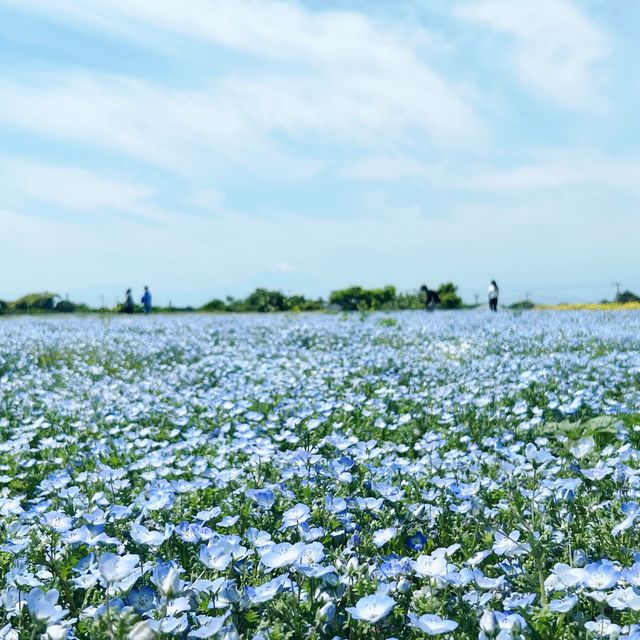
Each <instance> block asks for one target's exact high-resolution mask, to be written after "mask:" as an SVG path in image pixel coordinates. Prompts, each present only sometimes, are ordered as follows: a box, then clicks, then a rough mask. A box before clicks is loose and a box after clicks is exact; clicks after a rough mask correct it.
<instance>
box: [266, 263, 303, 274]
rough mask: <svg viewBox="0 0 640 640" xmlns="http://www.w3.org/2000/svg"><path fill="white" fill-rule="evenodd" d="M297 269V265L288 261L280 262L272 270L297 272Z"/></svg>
mask: <svg viewBox="0 0 640 640" xmlns="http://www.w3.org/2000/svg"><path fill="white" fill-rule="evenodd" d="M297 270H298V269H297V267H296V266H294V265H292V264H289V263H288V262H278V264H276V265H274V266H273V269H272V271H277V272H278V273H295V272H296V271H297Z"/></svg>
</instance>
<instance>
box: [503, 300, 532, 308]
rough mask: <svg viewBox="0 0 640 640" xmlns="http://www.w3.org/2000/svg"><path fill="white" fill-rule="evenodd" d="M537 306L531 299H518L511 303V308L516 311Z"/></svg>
mask: <svg viewBox="0 0 640 640" xmlns="http://www.w3.org/2000/svg"><path fill="white" fill-rule="evenodd" d="M535 306H536V305H535V303H534V302H531V300H518V301H517V302H514V303H513V304H510V305H509V309H513V310H515V311H523V310H526V309H533V308H534V307H535Z"/></svg>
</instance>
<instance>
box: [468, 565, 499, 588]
mask: <svg viewBox="0 0 640 640" xmlns="http://www.w3.org/2000/svg"><path fill="white" fill-rule="evenodd" d="M473 579H474V580H475V583H476V584H477V585H478V586H479V587H480V588H481V589H499V588H500V587H502V585H503V584H504V581H505V577H504V576H498V577H497V578H490V577H488V576H486V575H484V573H483V572H482V571H481V570H480V569H474V570H473Z"/></svg>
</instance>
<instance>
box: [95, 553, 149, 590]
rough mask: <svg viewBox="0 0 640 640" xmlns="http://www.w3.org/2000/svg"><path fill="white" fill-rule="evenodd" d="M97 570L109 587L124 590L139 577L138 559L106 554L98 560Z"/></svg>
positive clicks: (136, 557)
mask: <svg viewBox="0 0 640 640" xmlns="http://www.w3.org/2000/svg"><path fill="white" fill-rule="evenodd" d="M98 570H99V572H100V575H101V577H102V579H103V580H104V582H105V583H106V584H107V585H108V586H109V587H113V588H115V589H122V590H126V589H128V588H129V586H130V585H131V584H133V582H135V580H137V578H138V577H139V576H140V557H139V556H137V555H135V554H127V555H124V556H118V555H116V554H115V553H109V552H106V553H103V554H102V555H101V556H100V558H99V560H98Z"/></svg>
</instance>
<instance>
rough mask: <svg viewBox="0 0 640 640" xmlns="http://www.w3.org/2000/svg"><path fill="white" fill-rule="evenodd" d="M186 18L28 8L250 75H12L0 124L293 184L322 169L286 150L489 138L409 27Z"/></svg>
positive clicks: (177, 8) (152, 5)
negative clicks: (183, 80)
mask: <svg viewBox="0 0 640 640" xmlns="http://www.w3.org/2000/svg"><path fill="white" fill-rule="evenodd" d="M1 1H2V0H0V2H1ZM6 1H7V0H5V2H6ZM19 6H21V7H22V8H23V9H24V5H23V4H22V3H19ZM188 6H189V10H186V9H185V5H184V3H183V2H179V1H178V0H127V1H126V2H125V1H124V0H105V1H104V2H99V3H69V2H67V1H63V0H34V2H32V3H30V4H29V9H28V10H30V11H45V12H49V13H50V14H51V16H52V17H53V18H56V19H60V20H65V21H70V20H75V21H79V22H81V23H82V24H85V25H86V24H89V25H92V26H93V27H94V28H100V29H108V30H112V31H117V32H118V33H122V34H124V35H126V36H128V37H145V36H149V35H150V34H156V36H157V33H158V32H162V33H165V34H167V35H173V37H174V38H175V35H176V34H179V35H182V36H185V37H187V38H191V39H196V40H198V41H201V42H204V43H207V44H210V45H212V48H211V56H216V55H217V54H218V53H219V52H220V49H219V48H217V47H224V48H229V49H231V50H232V51H238V52H242V53H243V54H247V55H251V56H254V57H255V60H254V64H253V65H252V66H251V70H250V71H248V72H247V71H246V70H245V71H241V72H240V71H239V72H236V73H233V72H231V71H229V70H228V69H231V68H233V66H232V65H233V63H231V65H228V66H227V71H225V72H223V73H219V72H218V75H217V76H215V77H202V78H201V79H199V81H198V83H197V85H198V86H197V87H196V88H194V89H191V90H185V89H177V88H171V87H168V86H165V85H162V84H158V83H153V82H150V81H148V80H143V79H131V78H124V77H119V76H114V75H103V74H97V73H88V72H85V73H80V72H78V73H70V72H60V71H59V72H57V73H51V74H43V75H39V76H34V75H29V74H28V73H27V74H22V75H20V76H19V78H18V79H14V80H9V79H5V80H4V81H2V82H0V122H4V123H6V124H7V125H9V126H12V127H14V128H18V129H22V130H28V131H32V132H36V133H38V134H40V135H42V136H46V137H52V138H56V139H61V140H65V141H71V142H73V143H74V144H76V145H81V146H90V147H94V148H95V147H97V148H101V149H107V150H109V151H114V152H118V153H122V154H126V155H128V156H131V157H133V158H136V159H139V160H143V161H145V162H148V163H152V164H154V165H157V166H161V167H165V168H168V169H171V170H174V171H177V172H182V173H185V174H186V173H192V172H193V171H194V167H198V166H202V165H203V163H204V162H205V161H206V166H207V167H209V168H211V167H212V166H213V167H216V166H222V167H226V166H227V164H229V163H230V164H232V165H233V166H242V167H250V168H251V169H253V170H256V171H260V172H268V171H272V172H274V173H276V174H279V175H280V176H281V177H282V176H288V177H290V178H295V177H296V176H298V177H305V176H307V175H309V174H311V173H313V172H314V171H317V170H318V169H319V168H320V167H321V163H322V157H321V155H322V154H321V151H319V150H318V149H316V150H315V152H314V151H312V152H311V153H310V152H309V150H308V149H307V151H306V153H305V155H304V158H302V157H301V153H300V152H298V151H297V150H296V145H306V144H308V143H313V142H320V143H321V146H323V145H327V144H338V145H351V146H353V145H355V146H358V147H362V148H366V149H367V150H372V149H373V150H378V151H384V152H387V151H388V150H389V149H396V150H397V149H400V148H404V147H415V146H420V147H421V148H423V149H425V148H428V147H433V146H434V145H435V146H436V147H449V146H451V145H460V144H462V145H466V144H473V143H474V142H476V143H477V141H478V140H479V139H483V136H485V135H486V130H485V127H484V124H483V123H482V121H481V119H480V117H479V116H478V114H477V113H476V112H475V110H474V108H473V106H472V105H471V104H470V103H469V100H468V99H467V97H466V96H465V95H464V92H463V91H462V90H461V89H460V88H459V87H457V86H456V85H455V84H454V83H452V82H450V81H449V80H448V79H446V78H445V77H443V76H442V75H440V74H438V73H437V72H436V71H435V70H434V69H433V68H432V67H431V66H430V65H429V64H428V63H427V62H426V61H425V60H424V55H423V53H424V50H425V45H424V42H423V40H424V37H423V38H421V37H420V35H419V33H418V32H420V30H419V29H417V28H416V27H415V26H412V27H411V28H407V29H406V30H403V29H402V28H401V27H399V26H398V25H395V26H389V25H384V24H380V23H377V22H375V21H373V20H372V19H370V18H368V17H366V16H364V15H360V14H356V13H350V12H347V11H311V10H308V9H305V8H303V7H302V6H301V5H296V4H292V3H284V2H275V1H272V0H193V2H191V3H189V5H188ZM424 33H426V32H423V33H422V35H423V36H424ZM158 39H159V38H158V37H156V40H158ZM160 41H161V39H160ZM427 46H428V45H427ZM167 54H168V55H170V51H168V52H167ZM319 148H321V147H319ZM216 163H217V164H216Z"/></svg>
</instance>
